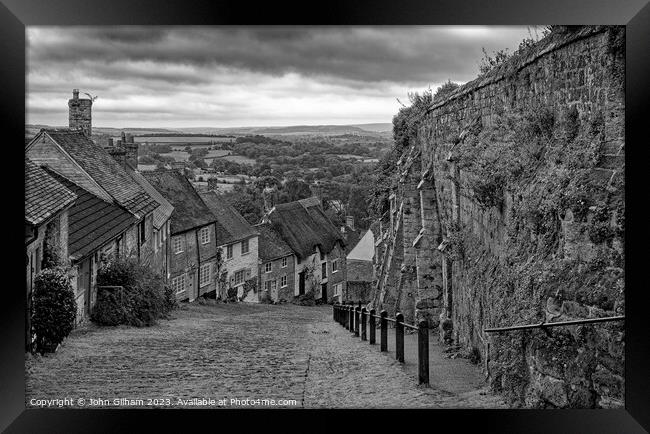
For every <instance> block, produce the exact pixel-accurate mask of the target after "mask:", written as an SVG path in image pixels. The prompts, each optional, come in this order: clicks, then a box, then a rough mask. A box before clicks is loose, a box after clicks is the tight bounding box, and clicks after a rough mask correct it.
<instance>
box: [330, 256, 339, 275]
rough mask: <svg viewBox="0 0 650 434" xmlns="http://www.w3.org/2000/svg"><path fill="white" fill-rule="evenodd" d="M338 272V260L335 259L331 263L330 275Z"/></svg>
mask: <svg viewBox="0 0 650 434" xmlns="http://www.w3.org/2000/svg"><path fill="white" fill-rule="evenodd" d="M337 271H339V260H338V259H335V260H333V261H332V273H336V272H337Z"/></svg>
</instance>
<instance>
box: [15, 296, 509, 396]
mask: <svg viewBox="0 0 650 434" xmlns="http://www.w3.org/2000/svg"><path fill="white" fill-rule="evenodd" d="M389 348H390V347H389ZM432 348H433V350H432V356H431V360H432V361H431V367H430V370H431V381H432V385H431V387H429V388H423V387H419V386H418V385H417V376H416V375H417V372H414V371H413V369H412V363H413V362H414V361H411V363H409V360H407V364H406V365H401V364H399V363H398V362H396V361H395V359H394V354H393V353H392V352H389V353H380V352H379V348H378V345H377V346H370V345H368V343H367V342H362V341H361V340H360V339H359V338H355V337H353V336H351V334H350V333H349V332H348V331H347V330H345V329H344V328H342V327H341V326H340V325H339V324H337V323H336V322H334V321H333V320H332V310H331V307H330V306H316V307H301V306H294V305H277V306H272V305H252V304H228V305H224V304H220V305H214V306H211V305H204V306H201V305H198V304H191V305H183V306H182V307H181V308H180V309H179V310H177V311H175V312H174V314H173V318H172V319H171V320H163V321H161V322H160V323H159V324H158V325H156V326H154V327H149V328H130V327H115V328H110V327H107V328H100V327H96V326H94V325H92V324H90V325H85V326H83V327H81V328H79V329H77V330H75V331H73V333H72V334H71V335H70V337H69V338H68V339H67V340H66V341H65V342H64V344H63V345H62V346H61V347H60V348H59V350H58V351H57V352H56V353H55V354H53V355H49V356H45V357H40V356H31V355H28V356H27V360H26V371H27V372H26V405H27V406H28V407H33V406H34V405H33V404H32V405H30V401H31V400H32V399H63V398H72V399H73V400H74V402H75V403H76V402H77V400H78V399H79V398H83V399H85V401H84V403H85V406H86V407H87V406H89V403H90V399H91V398H92V399H103V400H109V401H110V402H112V401H113V400H114V399H121V398H126V399H129V400H131V399H141V400H143V401H144V406H146V405H147V403H148V400H149V399H162V400H165V399H169V402H170V403H171V404H172V407H182V406H185V407H189V406H191V405H192V404H191V403H190V402H186V403H184V404H183V405H179V404H178V402H179V399H182V400H191V399H192V398H199V399H200V398H213V399H215V400H219V399H224V400H226V401H225V402H226V403H225V404H224V405H222V406H223V407H232V406H234V405H235V404H232V403H231V401H230V400H231V399H233V398H236V399H240V400H245V399H247V398H249V399H274V400H276V402H277V401H278V400H281V399H283V400H295V403H292V402H288V403H286V405H284V407H312V408H313V407H327V408H340V407H351V408H367V407H390V408H403V407H404V408H406V407H430V408H439V407H452V408H459V407H463V408H469V407H474V408H475V407H491V408H494V407H503V403H502V402H501V400H500V399H498V398H497V397H494V396H492V395H490V394H488V393H486V392H485V391H484V390H482V389H481V385H482V381H481V378H482V374H480V372H479V370H478V368H477V367H475V366H473V365H471V364H470V363H469V362H468V361H466V360H464V359H453V360H452V359H445V358H442V357H441V356H440V354H439V350H436V348H437V346H436V345H432ZM436 351H438V353H436ZM407 357H408V349H407ZM454 372H455V373H456V375H454V374H453V373H454ZM458 372H462V375H458V374H457V373H458ZM32 402H33V401H32ZM163 402H164V401H163ZM73 406H78V405H77V404H73ZM98 406H103V407H112V405H111V404H107V405H98ZM120 406H125V407H142V406H143V405H142V404H134V405H130V404H128V403H127V404H126V405H124V404H123V403H122V404H120ZM256 406H262V405H256ZM280 407H282V405H281V406H280Z"/></svg>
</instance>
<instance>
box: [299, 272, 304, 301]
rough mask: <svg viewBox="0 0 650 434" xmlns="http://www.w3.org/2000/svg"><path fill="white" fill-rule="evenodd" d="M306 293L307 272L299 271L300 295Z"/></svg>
mask: <svg viewBox="0 0 650 434" xmlns="http://www.w3.org/2000/svg"><path fill="white" fill-rule="evenodd" d="M304 293H305V272H304V271H301V272H300V273H298V295H303V294H304Z"/></svg>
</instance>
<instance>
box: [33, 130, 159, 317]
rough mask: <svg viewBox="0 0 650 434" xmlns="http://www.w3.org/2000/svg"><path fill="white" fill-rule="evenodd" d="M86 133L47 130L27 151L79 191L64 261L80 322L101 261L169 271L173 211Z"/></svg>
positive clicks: (69, 219)
mask: <svg viewBox="0 0 650 434" xmlns="http://www.w3.org/2000/svg"><path fill="white" fill-rule="evenodd" d="M86 134H87V133H85V131H84V130H83V129H62V130H56V129H44V130H41V131H40V132H39V133H38V134H37V135H36V136H35V137H34V138H33V139H32V140H31V141H30V142H29V143H28V144H27V146H26V149H25V155H26V157H27V158H28V159H29V160H30V161H31V162H33V163H34V164H35V165H36V166H38V167H39V168H41V169H42V170H43V171H44V172H45V173H47V175H48V176H49V177H50V178H52V179H54V180H55V181H56V182H58V183H59V184H60V185H63V186H64V187H65V188H67V189H68V190H69V191H70V192H72V193H73V194H75V195H76V199H75V201H74V203H73V204H72V205H71V206H70V207H69V209H68V213H67V237H68V239H67V243H62V245H66V246H67V250H68V251H67V254H66V255H63V256H64V258H63V259H64V261H65V262H66V263H67V264H68V265H70V266H71V275H72V283H73V287H74V288H75V291H76V297H77V306H78V315H77V319H78V321H82V320H83V319H84V318H85V317H86V316H87V315H88V314H89V313H90V312H91V309H92V307H93V305H94V302H95V300H96V298H97V287H96V276H97V271H98V269H99V265H100V262H101V261H102V260H103V259H105V258H109V257H111V256H121V257H135V258H137V260H138V261H140V262H141V263H145V264H148V265H150V266H151V267H152V268H154V269H157V270H165V269H166V267H167V265H166V263H165V261H166V256H167V254H166V253H165V252H166V251H167V249H168V247H167V244H166V239H167V236H168V231H169V216H170V215H171V213H170V209H169V207H170V206H171V205H170V204H168V203H164V202H163V203H161V202H160V201H158V200H156V199H155V198H153V197H152V196H151V195H150V194H148V193H147V191H146V190H145V188H144V187H143V181H142V179H140V182H138V181H137V180H136V178H137V176H138V174H137V173H136V172H135V171H133V170H132V169H130V168H129V167H128V165H124V164H121V162H120V161H119V160H118V159H117V158H115V157H114V156H112V155H111V153H109V152H108V151H107V150H106V149H104V148H103V147H101V146H100V145H98V144H95V143H94V142H93V141H92V140H91V139H90V138H89V137H88V136H87V135H86ZM144 182H146V180H145V181H144ZM144 185H146V184H144ZM148 188H151V187H150V186H149V187H148ZM154 217H156V219H155V220H156V224H155V225H154ZM28 271H29V270H28Z"/></svg>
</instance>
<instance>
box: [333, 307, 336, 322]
mask: <svg viewBox="0 0 650 434" xmlns="http://www.w3.org/2000/svg"><path fill="white" fill-rule="evenodd" d="M332 319H333V320H334V321H336V303H334V304H333V305H332Z"/></svg>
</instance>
